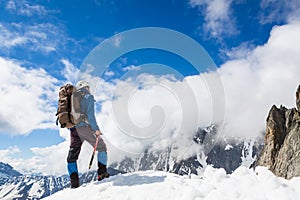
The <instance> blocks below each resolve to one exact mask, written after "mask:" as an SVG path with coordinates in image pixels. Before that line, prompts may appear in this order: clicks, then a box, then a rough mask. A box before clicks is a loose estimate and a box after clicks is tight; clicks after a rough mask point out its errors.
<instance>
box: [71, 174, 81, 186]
mask: <svg viewBox="0 0 300 200" xmlns="http://www.w3.org/2000/svg"><path fill="white" fill-rule="evenodd" d="M70 180H71V188H78V187H79V177H78V174H77V173H76V172H73V173H72V174H71V175H70Z"/></svg>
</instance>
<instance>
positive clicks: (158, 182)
mask: <svg viewBox="0 0 300 200" xmlns="http://www.w3.org/2000/svg"><path fill="white" fill-rule="evenodd" d="M299 188H300V177H297V178H293V179H291V180H285V179H283V178H278V177H276V176H274V175H273V174H272V173H271V172H270V171H269V170H267V169H266V168H264V167H257V168H256V170H255V171H253V170H252V169H247V168H245V167H239V168H238V169H237V170H235V171H234V173H232V174H231V175H226V173H225V171H224V170H223V169H214V168H212V167H210V166H208V167H207V168H206V169H205V171H204V173H203V175H202V176H196V175H190V176H187V175H186V176H179V175H176V174H172V173H167V172H162V171H144V172H135V173H129V174H123V175H116V176H112V177H110V178H109V179H106V180H104V181H102V182H92V183H89V184H86V185H82V186H81V187H80V188H77V189H72V190H71V189H65V190H63V191H60V192H57V193H55V194H53V195H52V196H49V197H46V198H45V200H57V199H61V200H74V199H89V200H93V199H99V200H100V199H106V200H107V199H116V200H118V199H123V200H140V199H143V200H146V199H148V200H150V199H155V200H157V199H172V200H178V199H180V200H181V199H184V200H190V199H193V200H200V199H201V200H202V199H203V200H204V199H205V200H207V199H211V200H220V199H222V200H226V199H228V200H235V199H243V200H248V199H249V200H274V199H280V200H297V199H300V189H299Z"/></svg>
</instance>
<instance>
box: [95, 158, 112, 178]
mask: <svg viewBox="0 0 300 200" xmlns="http://www.w3.org/2000/svg"><path fill="white" fill-rule="evenodd" d="M97 172H98V181H101V180H103V179H104V178H108V177H109V176H110V175H109V173H107V169H106V165H103V164H102V163H100V162H98V171H97Z"/></svg>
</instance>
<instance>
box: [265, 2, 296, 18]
mask: <svg viewBox="0 0 300 200" xmlns="http://www.w3.org/2000/svg"><path fill="white" fill-rule="evenodd" d="M260 7H261V9H262V10H261V12H260V22H261V23H262V24H265V23H272V22H277V23H278V22H279V23H280V22H288V23H290V22H293V21H297V20H299V19H300V1H299V0H290V1H274V0H262V1H261V3H260Z"/></svg>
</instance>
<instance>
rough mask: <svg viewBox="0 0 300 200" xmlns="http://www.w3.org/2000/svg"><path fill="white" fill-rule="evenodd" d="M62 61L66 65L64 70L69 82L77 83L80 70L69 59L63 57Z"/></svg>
mask: <svg viewBox="0 0 300 200" xmlns="http://www.w3.org/2000/svg"><path fill="white" fill-rule="evenodd" d="M60 62H62V63H63V64H64V66H65V68H64V70H63V74H64V76H65V78H66V79H67V80H68V81H69V82H71V83H73V84H76V82H77V81H78V80H77V79H78V75H79V72H80V71H79V69H78V68H76V67H75V66H74V65H73V64H72V63H71V62H70V61H69V60H68V59H61V60H60Z"/></svg>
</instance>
